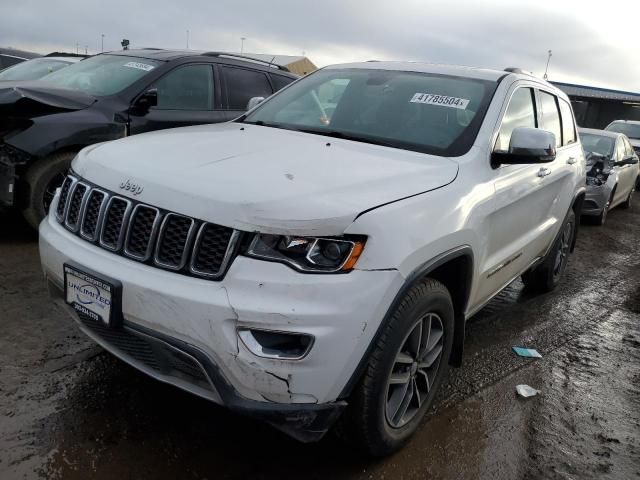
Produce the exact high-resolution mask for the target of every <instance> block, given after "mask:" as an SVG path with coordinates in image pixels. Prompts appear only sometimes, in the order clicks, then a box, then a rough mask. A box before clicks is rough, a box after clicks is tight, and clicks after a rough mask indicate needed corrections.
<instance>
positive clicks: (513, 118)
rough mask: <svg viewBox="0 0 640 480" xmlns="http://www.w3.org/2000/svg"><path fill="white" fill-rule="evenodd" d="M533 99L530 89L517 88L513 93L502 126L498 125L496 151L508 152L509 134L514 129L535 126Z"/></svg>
mask: <svg viewBox="0 0 640 480" xmlns="http://www.w3.org/2000/svg"><path fill="white" fill-rule="evenodd" d="M533 98H534V97H533V90H532V89H530V88H519V89H517V90H516V91H515V92H514V93H513V95H512V96H511V100H510V101H509V106H508V107H507V111H506V112H504V117H502V125H500V132H499V133H498V139H497V140H496V147H495V150H496V151H499V152H507V151H508V150H509V142H510V141H511V134H512V133H513V130H514V129H515V128H518V127H531V128H535V127H536V126H537V122H536V110H535V106H534V105H535V104H534V100H533Z"/></svg>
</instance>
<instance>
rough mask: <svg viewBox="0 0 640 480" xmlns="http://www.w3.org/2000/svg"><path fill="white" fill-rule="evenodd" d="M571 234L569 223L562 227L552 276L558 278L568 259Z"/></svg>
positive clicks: (570, 224) (571, 224) (571, 227)
mask: <svg viewBox="0 0 640 480" xmlns="http://www.w3.org/2000/svg"><path fill="white" fill-rule="evenodd" d="M572 234H573V223H571V222H569V223H567V224H566V225H565V226H564V230H563V231H562V236H561V237H560V246H559V248H558V251H557V252H556V261H555V263H554V266H553V275H554V276H555V277H558V276H560V275H561V274H562V270H563V269H564V265H565V264H566V263H567V260H568V258H569V250H570V249H571V236H572Z"/></svg>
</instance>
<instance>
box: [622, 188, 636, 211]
mask: <svg viewBox="0 0 640 480" xmlns="http://www.w3.org/2000/svg"><path fill="white" fill-rule="evenodd" d="M633 191H634V189H633V188H631V191H630V192H629V195H628V196H627V199H626V200H625V201H624V202H622V204H621V205H620V206H621V207H622V208H631V203H632V200H633Z"/></svg>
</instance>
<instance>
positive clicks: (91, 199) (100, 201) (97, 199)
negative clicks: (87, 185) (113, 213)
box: [80, 189, 107, 241]
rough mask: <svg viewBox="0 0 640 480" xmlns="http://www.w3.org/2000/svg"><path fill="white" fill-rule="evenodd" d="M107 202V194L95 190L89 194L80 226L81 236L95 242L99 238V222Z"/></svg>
mask: <svg viewBox="0 0 640 480" xmlns="http://www.w3.org/2000/svg"><path fill="white" fill-rule="evenodd" d="M106 200H107V194H106V193H105V192H102V191H100V190H96V189H93V190H91V192H90V193H89V196H88V198H87V204H86V206H85V208H84V212H83V214H82V223H81V224H80V235H82V236H83V237H84V238H85V239H87V240H90V241H94V240H96V239H97V238H98V232H99V223H98V222H99V220H100V218H101V217H102V213H104V207H105V206H106Z"/></svg>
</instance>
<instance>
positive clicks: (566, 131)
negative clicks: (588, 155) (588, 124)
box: [560, 100, 576, 145]
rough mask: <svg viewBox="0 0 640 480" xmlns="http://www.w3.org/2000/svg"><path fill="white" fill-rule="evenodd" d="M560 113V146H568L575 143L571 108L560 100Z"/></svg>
mask: <svg viewBox="0 0 640 480" xmlns="http://www.w3.org/2000/svg"><path fill="white" fill-rule="evenodd" d="M560 113H561V114H562V139H563V141H562V145H570V144H572V143H575V142H576V129H575V123H574V120H573V111H572V109H571V106H570V105H569V104H568V103H567V102H565V101H564V100H560Z"/></svg>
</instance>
